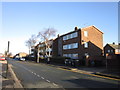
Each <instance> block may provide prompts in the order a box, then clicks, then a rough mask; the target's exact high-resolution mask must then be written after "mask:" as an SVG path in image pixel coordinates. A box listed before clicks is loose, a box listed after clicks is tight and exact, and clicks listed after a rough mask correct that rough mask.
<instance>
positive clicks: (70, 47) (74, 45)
mask: <svg viewBox="0 0 120 90" xmlns="http://www.w3.org/2000/svg"><path fill="white" fill-rule="evenodd" d="M74 48H78V43H72V44H67V45H63V49H64V50H65V49H74Z"/></svg>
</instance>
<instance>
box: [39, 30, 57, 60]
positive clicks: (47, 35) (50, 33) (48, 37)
mask: <svg viewBox="0 0 120 90" xmlns="http://www.w3.org/2000/svg"><path fill="white" fill-rule="evenodd" d="M55 35H56V30H55V29H54V28H47V29H45V31H43V32H39V33H38V35H37V37H40V38H41V40H42V43H44V44H45V49H46V52H45V54H46V56H47V57H48V61H49V57H50V53H51V51H50V47H51V45H52V38H53V37H54V36H55ZM47 51H48V52H47Z"/></svg>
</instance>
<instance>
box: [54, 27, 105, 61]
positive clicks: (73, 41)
mask: <svg viewBox="0 0 120 90" xmlns="http://www.w3.org/2000/svg"><path fill="white" fill-rule="evenodd" d="M102 54H103V32H101V31H100V30H99V29H98V28H96V27H95V26H89V27H85V28H78V27H75V29H74V31H71V32H68V33H66V34H64V35H61V36H59V35H58V37H57V38H56V39H55V40H54V42H53V56H65V57H71V58H73V59H85V58H86V57H90V56H101V55H102Z"/></svg>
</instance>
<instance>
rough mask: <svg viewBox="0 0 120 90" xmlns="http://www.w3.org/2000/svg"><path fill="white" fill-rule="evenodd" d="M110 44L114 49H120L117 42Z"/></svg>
mask: <svg viewBox="0 0 120 90" xmlns="http://www.w3.org/2000/svg"><path fill="white" fill-rule="evenodd" d="M108 45H110V46H111V47H112V48H114V49H120V45H116V44H108Z"/></svg>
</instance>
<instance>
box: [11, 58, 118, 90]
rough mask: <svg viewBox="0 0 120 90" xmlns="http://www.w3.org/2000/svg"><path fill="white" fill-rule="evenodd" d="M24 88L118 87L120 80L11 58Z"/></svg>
mask: <svg viewBox="0 0 120 90" xmlns="http://www.w3.org/2000/svg"><path fill="white" fill-rule="evenodd" d="M9 64H12V68H13V70H14V72H15V74H16V75H17V77H18V79H19V80H20V81H21V84H22V85H23V87H24V88H63V89H64V88H118V87H119V82H118V81H115V80H110V79H104V78H100V77H95V76H91V75H87V74H81V73H76V72H72V71H67V70H62V69H60V68H57V67H52V66H50V65H47V64H41V63H39V64H37V63H33V62H23V61H14V60H9Z"/></svg>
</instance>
